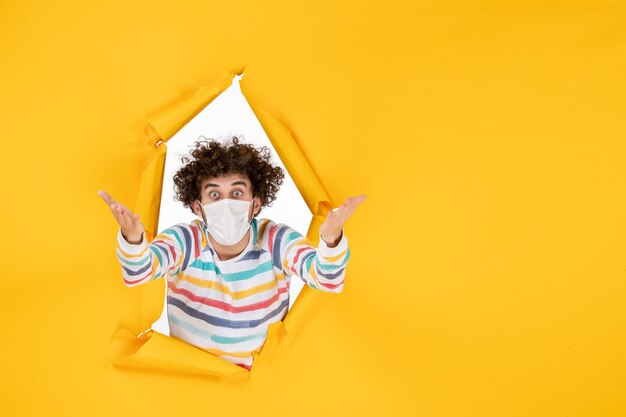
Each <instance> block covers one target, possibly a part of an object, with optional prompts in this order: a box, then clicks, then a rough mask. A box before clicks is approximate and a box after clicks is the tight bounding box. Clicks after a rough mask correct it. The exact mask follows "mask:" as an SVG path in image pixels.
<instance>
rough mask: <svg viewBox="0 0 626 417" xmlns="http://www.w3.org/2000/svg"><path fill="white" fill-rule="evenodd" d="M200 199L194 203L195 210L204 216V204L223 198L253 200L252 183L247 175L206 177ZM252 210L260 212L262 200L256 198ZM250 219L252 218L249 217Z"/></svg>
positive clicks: (201, 188) (201, 185)
mask: <svg viewBox="0 0 626 417" xmlns="http://www.w3.org/2000/svg"><path fill="white" fill-rule="evenodd" d="M200 199H201V200H200V201H198V200H196V201H195V202H194V204H193V209H194V212H195V213H196V214H197V215H198V216H202V214H203V212H202V206H205V205H207V204H211V203H216V202H218V201H220V200H223V199H232V200H241V201H248V202H249V201H252V200H253V196H252V184H251V183H250V180H249V179H248V177H247V176H246V175H243V174H229V175H225V176H222V177H212V178H205V179H204V180H202V183H201V184H200ZM254 200H255V201H254V204H253V209H252V212H253V213H254V214H256V213H258V212H259V210H260V208H261V207H260V206H261V204H260V200H259V199H258V198H254ZM248 220H250V219H248Z"/></svg>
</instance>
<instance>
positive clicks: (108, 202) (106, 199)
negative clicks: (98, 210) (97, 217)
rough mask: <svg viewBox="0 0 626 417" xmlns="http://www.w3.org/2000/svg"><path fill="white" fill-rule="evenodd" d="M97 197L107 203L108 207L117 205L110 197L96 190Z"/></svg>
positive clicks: (104, 192) (102, 191)
mask: <svg viewBox="0 0 626 417" xmlns="http://www.w3.org/2000/svg"><path fill="white" fill-rule="evenodd" d="M98 195H99V196H100V197H101V198H102V199H103V200H104V201H105V203H107V204H108V205H109V206H110V205H111V204H115V203H117V201H115V200H114V199H113V198H112V197H111V196H110V195H109V193H107V192H106V191H104V190H98Z"/></svg>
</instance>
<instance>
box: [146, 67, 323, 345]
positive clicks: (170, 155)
mask: <svg viewBox="0 0 626 417" xmlns="http://www.w3.org/2000/svg"><path fill="white" fill-rule="evenodd" d="M241 77H242V76H235V77H234V79H233V83H232V85H231V86H230V87H229V88H228V89H226V90H225V91H224V92H223V93H222V94H220V95H219V96H218V97H216V98H215V99H214V100H213V101H212V102H211V103H210V104H209V105H208V106H207V107H205V108H204V109H203V110H202V111H200V112H199V113H198V114H197V115H196V116H195V117H194V118H193V119H192V120H191V121H190V122H189V123H187V124H186V125H185V126H184V127H183V128H181V129H180V130H179V131H178V132H177V133H176V134H175V135H174V136H173V137H172V138H170V139H169V141H168V142H167V154H166V159H165V169H164V178H163V190H162V194H161V207H160V214H159V224H158V231H159V232H161V231H163V230H164V229H166V228H168V227H170V226H172V225H174V224H177V223H180V222H186V223H190V222H191V221H193V220H194V219H196V216H195V215H194V214H192V213H191V211H190V210H189V209H188V208H186V207H184V206H183V205H182V203H181V202H179V201H175V200H174V184H173V176H174V174H175V173H176V171H177V170H178V169H179V168H180V164H181V162H180V157H181V156H182V155H185V154H188V153H189V151H190V150H191V149H192V148H193V145H194V142H195V141H196V140H198V139H202V138H207V139H217V140H224V139H227V138H230V137H232V136H239V137H240V139H241V142H244V143H251V144H253V145H254V146H255V147H257V148H258V147H260V146H267V147H268V148H269V149H270V150H271V153H272V160H273V161H272V162H273V163H274V164H276V165H277V166H279V167H281V168H282V169H283V170H284V172H285V178H284V182H283V184H282V185H281V188H280V191H279V192H278V194H277V199H276V200H275V201H274V202H273V203H272V206H271V207H264V208H263V209H262V210H261V212H260V213H259V215H258V216H257V218H259V219H260V218H268V219H271V220H273V221H275V222H276V223H284V224H287V225H289V226H291V227H292V228H294V229H295V230H297V231H298V232H300V233H301V234H302V235H303V236H306V232H307V230H308V228H309V225H310V223H311V219H312V215H311V212H310V210H309V208H308V207H307V204H306V202H305V200H304V198H303V197H302V195H301V194H300V192H299V191H298V189H297V187H296V185H295V183H294V181H293V180H292V178H291V176H290V175H289V172H288V171H287V169H286V168H285V166H284V164H283V163H282V161H281V160H280V158H279V156H278V154H277V152H276V150H275V149H274V148H273V146H272V143H271V142H270V140H269V139H268V137H267V135H266V134H265V131H264V130H263V128H262V127H261V124H260V123H259V121H258V119H257V118H256V116H255V115H254V113H253V111H252V109H251V108H250V106H249V104H248V102H247V101H246V99H245V97H244V96H243V94H242V93H241V89H240V86H239V79H240V78H241ZM163 281H164V285H167V280H163ZM303 286H304V283H303V281H302V280H301V279H297V278H295V277H294V279H292V280H291V285H290V288H289V309H291V307H292V305H293V303H294V301H295V300H296V297H297V296H298V294H299V293H300V291H301V290H302V288H303ZM166 294H167V289H166ZM152 329H154V330H155V331H157V332H160V333H162V334H165V335H169V334H170V332H169V325H168V319H167V295H166V297H165V299H164V300H163V312H162V314H161V317H160V318H159V319H158V320H157V321H156V322H154V323H153V324H152Z"/></svg>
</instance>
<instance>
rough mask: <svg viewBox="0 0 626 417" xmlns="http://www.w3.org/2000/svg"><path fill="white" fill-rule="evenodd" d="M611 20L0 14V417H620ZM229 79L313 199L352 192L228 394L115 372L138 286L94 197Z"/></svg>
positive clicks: (129, 176)
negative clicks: (274, 329)
mask: <svg viewBox="0 0 626 417" xmlns="http://www.w3.org/2000/svg"><path fill="white" fill-rule="evenodd" d="M625 17H626V10H625V8H624V6H623V5H621V3H619V2H604V1H582V2H561V1H558V2H557V1H553V2H546V1H541V2H540V1H536V2H525V3H524V4H523V5H522V4H518V3H517V2H515V3H514V2H384V3H381V4H371V5H368V4H365V3H362V2H346V3H342V4H335V3H320V2H315V3H310V4H302V3H294V2H279V1H270V2H249V1H243V2H237V3H224V2H222V3H215V2H194V1H189V2H184V3H181V2H171V3H168V2H159V3H155V2H135V3H132V4H129V3H126V2H119V1H118V2H115V1H114V2H109V3H107V4H106V6H105V5H99V4H93V5H87V4H76V3H75V2H65V1H59V2H33V1H20V2H18V1H5V2H3V3H2V5H1V6H0V39H2V44H1V47H0V63H1V65H0V83H1V85H0V87H1V88H0V91H2V94H1V95H0V97H1V98H0V106H1V107H0V114H1V115H2V121H3V123H2V128H3V140H2V146H3V149H2V153H1V155H2V163H1V164H0V169H1V170H2V171H1V172H0V174H1V178H2V181H1V184H2V185H1V187H2V194H3V196H4V197H5V198H4V200H3V204H2V209H1V210H2V211H1V213H2V217H3V219H4V221H5V222H4V225H3V233H2V237H3V238H2V253H3V256H2V258H3V267H4V272H5V273H4V274H3V284H4V285H3V286H2V289H3V291H4V293H3V295H4V297H3V302H2V303H1V304H0V305H1V306H2V307H1V308H2V310H1V313H2V319H3V322H2V323H3V332H2V344H1V346H2V348H1V349H2V351H1V355H0V368H1V369H2V374H3V378H2V379H1V381H2V382H1V384H2V385H1V386H0V388H1V390H0V392H1V394H0V415H2V416H13V415H15V416H22V415H54V416H67V415H106V416H110V415H120V416H125V415H128V416H131V415H132V416H143V415H153V416H154V415H184V414H195V413H207V414H208V413H211V414H213V415H229V416H232V415H235V416H236V415H268V416H269V415H285V414H287V413H289V412H292V413H297V414H299V415H311V416H313V415H316V416H317V415H350V416H351V415H360V416H361V415H383V414H384V415H398V416H405V415H406V416H415V415H427V416H503V415H505V416H529V415H533V416H596V415H605V416H623V415H626V388H625V384H624V377H625V376H626V359H625V355H624V352H625V351H626V336H625V335H626V320H625V317H626V314H625V313H626V307H625V306H626V303H625V301H626V237H625V236H626V221H625V217H626V198H625V192H624V191H625V188H624V184H625V180H626V166H625V164H624V162H625V159H626V158H625V157H626V139H625V137H626V136H625V133H626V128H625V125H624V123H623V119H624V115H623V113H624V111H623V108H624V96H625V93H626V84H625V83H624V75H623V74H624V73H625V70H626V65H625V64H626V59H625V58H626V56H625V55H626V54H625V52H624V51H626V48H625V46H626V33H625V30H624V25H623V21H624V18H625ZM244 66H245V68H246V70H245V71H246V72H245V75H244V79H243V80H242V82H244V84H245V92H246V95H247V97H248V98H250V99H251V102H252V103H253V104H255V105H259V106H261V107H262V108H263V109H264V110H265V111H267V112H268V114H271V115H272V116H273V117H275V118H276V119H277V120H278V121H279V122H280V123H282V124H284V125H285V126H286V128H287V129H289V131H290V132H291V133H292V134H293V137H294V140H295V141H296V143H297V145H298V147H299V149H300V150H301V151H302V154H303V156H304V157H305V158H306V160H307V161H308V162H309V163H310V165H311V167H312V169H313V171H314V173H315V175H316V178H318V179H319V181H320V183H321V186H322V187H323V189H324V190H325V191H326V192H327V193H328V196H329V198H330V200H331V201H332V202H334V203H335V204H338V203H341V202H343V200H345V198H347V197H348V196H350V195H357V194H360V193H365V194H367V196H368V198H367V200H366V201H365V202H363V203H362V205H361V206H360V207H359V208H358V209H357V210H356V211H355V213H354V215H353V217H352V218H350V220H349V221H348V223H347V225H346V229H345V230H346V235H347V236H348V238H349V240H350V248H351V253H352V257H351V260H350V264H349V267H348V270H347V277H346V287H345V290H344V292H343V293H341V294H339V295H336V294H323V293H315V294H312V295H313V296H312V297H308V299H307V303H306V305H300V306H299V307H298V308H300V309H302V310H303V311H302V313H301V314H303V317H302V323H303V325H298V326H297V328H296V329H295V331H293V332H292V331H290V329H289V328H288V329H287V331H288V334H287V336H286V337H284V340H283V341H281V343H279V344H277V345H276V346H275V348H274V349H273V351H272V352H271V355H270V359H269V360H268V361H267V362H264V363H263V364H262V369H260V370H259V371H258V373H255V376H254V378H252V380H251V381H250V380H243V381H234V380H233V381H231V380H229V381H223V380H218V381H216V380H215V379H214V378H211V377H206V376H202V375H197V374H180V373H172V372H154V371H147V370H144V371H141V370H131V369H120V368H115V367H113V366H112V365H111V362H110V353H111V351H110V350H111V344H110V339H111V336H112V335H113V334H115V333H116V331H118V330H119V329H131V330H133V331H137V330H139V328H140V327H141V326H139V325H138V323H139V322H140V320H141V315H142V312H141V305H142V302H141V299H142V291H144V290H145V289H142V288H141V287H136V288H125V287H124V286H123V285H122V278H121V274H120V267H119V265H118V264H117V261H116V258H115V251H114V248H115V233H116V231H117V227H116V223H115V221H114V219H113V218H112V216H111V214H110V211H108V209H107V208H106V206H105V205H104V203H103V202H102V201H101V200H100V198H99V197H98V196H97V195H96V191H97V190H98V189H105V190H107V191H108V192H110V193H111V195H112V196H113V197H114V198H116V199H118V200H119V201H121V202H122V203H125V204H127V205H129V206H132V205H133V204H134V203H135V201H136V199H137V196H138V195H139V191H140V189H139V188H140V187H139V184H140V180H141V175H142V173H143V172H144V170H145V168H146V167H147V166H148V164H149V163H150V161H152V160H154V158H155V157H156V156H157V155H158V153H159V152H160V150H159V149H157V148H156V147H154V146H153V145H152V142H151V140H152V139H153V138H154V136H153V133H154V132H149V134H148V135H146V134H145V133H144V130H145V128H146V126H147V124H148V121H149V120H150V117H151V116H152V115H154V114H157V113H158V112H160V111H162V110H164V109H167V108H171V107H172V106H175V105H176V104H177V103H180V102H181V101H184V99H185V98H187V97H189V96H190V95H192V94H194V93H195V92H197V91H198V88H200V87H201V86H208V85H212V84H213V83H214V82H215V81H216V80H219V79H221V78H220V77H223V76H224V74H227V73H228V72H233V71H240V70H241V69H242V68H243V67H244ZM160 284H162V283H160ZM288 317H289V316H288ZM305 318H306V319H305ZM288 327H289V326H288Z"/></svg>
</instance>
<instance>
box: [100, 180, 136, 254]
mask: <svg viewBox="0 0 626 417" xmlns="http://www.w3.org/2000/svg"><path fill="white" fill-rule="evenodd" d="M98 195H99V196H100V197H102V199H103V200H104V202H105V203H107V205H108V206H109V208H110V209H111V212H112V213H113V216H114V217H115V220H117V222H118V223H119V225H120V226H121V228H122V235H123V236H124V238H125V239H126V241H127V242H129V243H135V244H137V243H141V240H142V234H143V232H144V230H145V229H144V227H143V223H142V222H141V220H140V219H139V214H137V213H133V212H132V211H130V210H129V209H128V208H126V206H124V205H123V204H121V203H118V202H117V201H115V200H113V198H111V196H110V195H109V194H108V193H107V192H106V191H103V190H98Z"/></svg>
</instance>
